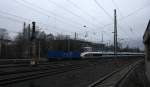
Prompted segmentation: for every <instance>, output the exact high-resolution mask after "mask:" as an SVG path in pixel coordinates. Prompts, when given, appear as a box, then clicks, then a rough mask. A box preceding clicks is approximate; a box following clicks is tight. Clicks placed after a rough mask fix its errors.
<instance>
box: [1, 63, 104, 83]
mask: <svg viewBox="0 0 150 87" xmlns="http://www.w3.org/2000/svg"><path fill="white" fill-rule="evenodd" d="M84 62H85V61H81V62H79V61H78V63H74V64H71V63H67V64H57V63H54V64H53V65H50V64H44V65H39V66H35V67H34V66H30V69H27V70H25V68H29V67H25V68H24V69H23V70H19V71H13V72H1V73H0V85H7V84H11V83H17V82H21V81H26V80H31V79H36V78H40V77H45V76H52V75H56V74H60V73H64V72H68V71H72V70H77V69H82V68H85V67H90V66H93V65H95V64H98V63H102V62H104V61H92V62H87V61H86V63H84ZM93 62H94V63H93ZM72 63H73V62H72ZM21 67H22V66H21ZM6 68H9V66H8V67H6ZM19 68H20V67H19Z"/></svg>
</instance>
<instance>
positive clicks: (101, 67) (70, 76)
mask: <svg viewBox="0 0 150 87" xmlns="http://www.w3.org/2000/svg"><path fill="white" fill-rule="evenodd" d="M126 64H127V62H126V61H122V62H121V63H120V62H114V61H113V62H105V63H99V64H97V65H94V66H90V67H85V68H84V69H80V70H74V71H70V72H66V73H61V74H58V75H55V76H48V77H43V78H39V79H34V80H29V81H25V82H21V83H16V84H8V85H7V86H5V87H87V86H88V85H89V84H91V83H92V82H94V81H96V80H98V79H99V78H101V77H103V76H105V75H107V74H109V73H111V72H112V71H114V70H116V69H118V68H120V67H122V66H123V65H126ZM1 87H4V86H1Z"/></svg>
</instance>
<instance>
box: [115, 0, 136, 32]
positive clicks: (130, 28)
mask: <svg viewBox="0 0 150 87" xmlns="http://www.w3.org/2000/svg"><path fill="white" fill-rule="evenodd" d="M112 3H113V4H114V6H115V7H116V8H117V9H118V12H119V13H120V15H121V17H122V18H123V17H124V15H123V13H122V11H121V10H120V8H119V6H118V5H117V3H116V2H115V0H112ZM125 23H126V24H127V26H128V27H129V30H130V31H131V32H132V33H133V30H132V27H131V26H130V25H129V24H128V23H127V22H125Z"/></svg>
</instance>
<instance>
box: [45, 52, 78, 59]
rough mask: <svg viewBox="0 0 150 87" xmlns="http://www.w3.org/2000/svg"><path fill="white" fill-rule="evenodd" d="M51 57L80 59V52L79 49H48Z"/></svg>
mask: <svg viewBox="0 0 150 87" xmlns="http://www.w3.org/2000/svg"><path fill="white" fill-rule="evenodd" d="M48 58H49V59H80V52H78V51H69V52H66V51H51V50H49V51H48Z"/></svg>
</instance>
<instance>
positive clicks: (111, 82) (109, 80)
mask: <svg viewBox="0 0 150 87" xmlns="http://www.w3.org/2000/svg"><path fill="white" fill-rule="evenodd" d="M141 62H143V60H139V61H137V62H135V63H134V64H129V65H126V66H124V67H121V68H120V69H118V70H115V71H113V72H112V73H110V74H108V75H106V76H104V77H102V78H100V79H99V80H97V81H95V82H93V83H91V84H90V85H89V86H88V87H119V84H120V83H121V82H122V81H123V80H124V79H125V78H126V76H127V75H128V74H129V73H131V71H132V70H133V69H134V68H135V67H136V66H137V64H139V63H141Z"/></svg>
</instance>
